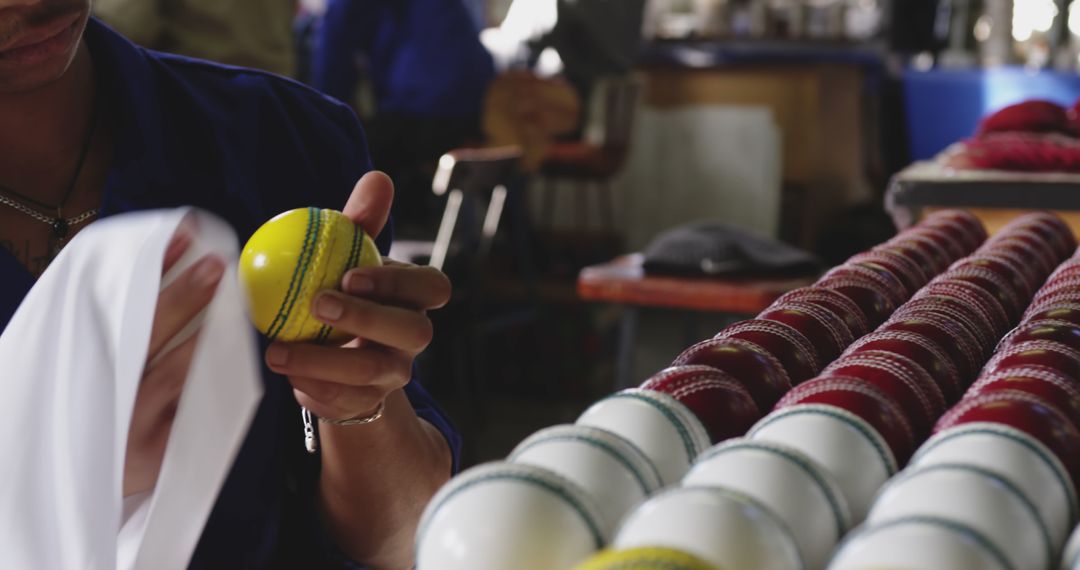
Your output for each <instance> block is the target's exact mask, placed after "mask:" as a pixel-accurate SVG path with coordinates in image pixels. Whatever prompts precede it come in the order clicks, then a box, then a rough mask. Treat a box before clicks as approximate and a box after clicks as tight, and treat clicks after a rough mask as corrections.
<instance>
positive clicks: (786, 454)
mask: <svg viewBox="0 0 1080 570" xmlns="http://www.w3.org/2000/svg"><path fill="white" fill-rule="evenodd" d="M742 449H749V450H754V451H764V452H766V453H772V454H774V455H777V456H779V457H781V458H783V459H785V460H787V461H788V462H789V463H791V464H793V465H795V466H796V467H798V468H799V470H801V471H802V472H803V473H805V474H807V475H809V476H810V478H811V479H813V480H814V483H815V484H816V485H817V487H818V489H819V490H820V491H821V494H822V495H823V496H824V497H825V502H827V503H829V508H830V509H831V510H832V514H833V522H835V523H836V536H838V537H840V536H844V533H845V532H847V526H848V521H847V520H846V517H844V512H843V511H844V509H842V508H841V506H840V504H841V499H838V496H839V495H840V493H839V492H838V490H837V489H836V488H834V487H833V486H832V485H830V484H829V481H828V480H827V479H825V478H824V477H822V476H821V473H820V471H819V470H818V469H817V468H816V467H815V466H814V465H813V463H810V461H813V460H809V461H808V460H807V459H806V458H803V457H800V456H798V455H796V454H795V453H792V452H791V451H789V450H787V449H784V448H783V447H781V446H778V445H770V444H768V443H767V442H764V441H741V442H738V443H732V444H727V445H721V446H719V447H714V448H713V449H712V451H710V452H709V453H705V454H703V455H702V456H701V458H700V459H699V460H698V461H697V463H701V462H705V461H708V460H709V459H712V458H714V457H718V456H720V455H723V454H724V453H727V452H729V451H739V450H742Z"/></svg>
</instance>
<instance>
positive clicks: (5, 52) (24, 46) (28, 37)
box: [0, 13, 81, 59]
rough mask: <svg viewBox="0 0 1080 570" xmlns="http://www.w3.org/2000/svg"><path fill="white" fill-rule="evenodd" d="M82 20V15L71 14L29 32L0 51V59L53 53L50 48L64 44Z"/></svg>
mask: <svg viewBox="0 0 1080 570" xmlns="http://www.w3.org/2000/svg"><path fill="white" fill-rule="evenodd" d="M80 18H81V14H77V13H76V14H69V15H67V16H63V17H60V18H56V19H54V20H52V21H51V22H48V23H46V24H44V25H41V26H37V27H35V28H32V29H30V30H28V31H26V32H25V33H23V34H22V35H21V36H20V37H18V38H17V39H16V40H15V41H14V42H12V43H10V44H9V45H7V46H4V47H3V48H2V49H0V58H3V59H20V58H21V56H24V55H30V54H32V53H34V52H38V51H51V50H49V49H48V48H50V47H55V46H52V44H54V43H62V42H60V40H61V39H63V38H64V36H66V35H67V34H69V33H70V32H71V31H72V30H73V29H74V27H75V26H76V25H77V24H78V22H79V19H80Z"/></svg>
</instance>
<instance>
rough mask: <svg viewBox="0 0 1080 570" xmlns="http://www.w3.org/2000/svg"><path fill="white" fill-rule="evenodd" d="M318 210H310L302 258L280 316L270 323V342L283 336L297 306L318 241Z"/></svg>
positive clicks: (279, 313) (294, 270)
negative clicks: (301, 287)
mask: <svg viewBox="0 0 1080 570" xmlns="http://www.w3.org/2000/svg"><path fill="white" fill-rule="evenodd" d="M316 210H317V208H308V222H307V233H306V234H305V235H304V244H303V247H302V249H301V250H300V258H299V259H298V260H297V261H296V266H295V267H293V274H292V279H291V280H290V281H289V289H288V291H287V292H286V293H285V299H283V300H282V302H281V305H280V306H279V307H278V314H277V316H275V317H274V320H273V322H271V323H270V329H269V330H268V331H267V333H266V336H268V337H270V340H275V339H276V338H277V337H278V335H279V334H281V330H282V329H283V328H285V324H286V323H287V322H288V321H289V315H290V314H292V310H293V307H294V306H295V305H296V297H297V295H299V293H300V286H301V284H302V283H303V281H304V276H305V274H306V273H307V263H308V257H309V256H310V251H311V250H312V249H313V241H314V240H317V239H318V236H319V216H318V215H317V214H316V213H315V212H316Z"/></svg>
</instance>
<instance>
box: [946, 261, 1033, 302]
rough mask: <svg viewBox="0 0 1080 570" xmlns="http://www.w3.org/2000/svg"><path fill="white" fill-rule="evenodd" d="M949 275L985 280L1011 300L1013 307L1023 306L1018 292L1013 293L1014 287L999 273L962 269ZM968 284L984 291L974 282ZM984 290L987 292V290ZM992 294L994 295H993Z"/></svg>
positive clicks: (970, 268) (950, 272)
mask: <svg viewBox="0 0 1080 570" xmlns="http://www.w3.org/2000/svg"><path fill="white" fill-rule="evenodd" d="M948 275H949V277H975V278H978V279H985V280H987V281H989V282H991V283H993V284H994V285H995V286H997V287H998V288H999V290H1000V291H1001V292H1002V293H1003V294H1004V295H1005V296H1006V297H1008V298H1009V303H1010V304H1011V305H1013V306H1020V305H1022V304H1023V301H1022V300H1021V299H1020V295H1018V294H1017V293H1016V291H1013V289H1012V285H1010V284H1009V283H1006V282H1005V280H1004V279H1002V278H1001V277H1000V276H998V274H997V273H994V272H993V271H990V270H987V269H980V268H976V267H962V268H960V269H954V270H950V271H949V273H948ZM968 283H972V284H974V285H976V286H977V287H979V288H980V289H982V287H981V286H979V285H978V284H977V283H974V282H972V281H968ZM983 290H984V291H986V289H983ZM987 293H990V291H987ZM990 294H991V295H993V293H990Z"/></svg>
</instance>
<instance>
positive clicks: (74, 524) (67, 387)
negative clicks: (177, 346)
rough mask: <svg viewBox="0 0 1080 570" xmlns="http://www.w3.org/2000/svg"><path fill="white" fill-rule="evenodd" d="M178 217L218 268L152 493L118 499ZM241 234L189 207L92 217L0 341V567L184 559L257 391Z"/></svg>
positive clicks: (197, 250)
mask: <svg viewBox="0 0 1080 570" xmlns="http://www.w3.org/2000/svg"><path fill="white" fill-rule="evenodd" d="M186 216H195V217H196V222H197V231H196V236H195V240H194V243H193V246H192V247H191V248H190V250H189V252H188V254H187V255H185V256H184V258H183V259H181V260H180V262H178V264H177V267H176V269H174V271H173V272H171V273H170V276H172V275H175V274H178V273H179V272H180V271H182V270H183V269H184V268H185V267H188V266H190V265H191V263H192V262H194V261H196V260H197V259H198V258H199V257H201V256H202V255H204V254H205V253H206V252H215V253H217V254H218V255H220V256H221V257H222V258H223V259H224V260H225V261H226V264H227V267H228V268H229V269H228V270H227V272H226V274H225V277H224V278H223V279H222V281H221V284H220V286H219V288H218V293H217V295H216V297H215V299H214V301H213V302H212V303H211V304H210V306H209V307H208V308H207V310H206V311H205V312H204V314H203V318H204V321H203V324H202V329H201V333H200V337H199V341H198V347H197V349H196V352H195V356H194V359H193V361H192V365H191V369H190V373H189V376H188V379H187V383H186V385H185V387H184V391H183V394H182V396H181V398H180V403H179V408H178V410H177V413H176V418H175V421H174V424H173V428H172V433H171V434H170V438H169V442H168V446H167V449H166V452H165V458H164V462H163V464H162V469H161V473H160V476H159V478H158V482H157V485H156V487H155V488H154V490H153V491H152V492H151V493H147V494H146V495H145V496H142V497H139V496H136V497H130V498H128V500H127V501H125V500H124V498H123V497H122V482H123V481H122V480H123V466H124V452H125V447H126V441H127V434H128V425H129V423H130V420H131V413H132V407H133V404H134V400H135V392H136V389H137V387H138V385H139V381H140V378H141V376H142V373H143V367H144V363H145V362H146V357H147V350H148V345H149V338H150V330H151V325H152V321H153V316H154V309H155V306H156V303H157V297H158V292H159V290H160V288H161V286H162V282H163V280H162V278H161V271H160V268H161V266H162V261H163V256H164V252H165V248H166V246H167V244H168V243H169V241H170V239H171V237H172V235H173V234H174V233H175V231H176V229H177V227H178V226H179V224H180V223H181V221H182V220H183V219H184V218H185V217H186ZM236 258H237V247H236V237H235V235H234V234H233V232H232V230H231V229H230V228H229V227H228V226H227V225H226V224H225V223H223V222H222V221H220V220H218V219H217V218H214V217H213V216H211V215H209V214H205V213H202V212H197V211H194V210H190V209H181V210H171V211H155V212H142V213H135V214H126V215H121V216H115V217H112V218H108V219H105V220H102V221H99V222H97V223H94V224H92V225H91V226H89V227H87V228H86V229H85V230H83V231H82V232H81V233H80V234H79V235H77V236H76V237H75V239H73V240H72V242H71V243H70V244H69V245H68V246H67V248H66V249H65V250H64V251H63V252H62V253H61V254H60V256H59V257H57V259H56V260H55V261H54V262H53V264H52V265H51V266H50V267H49V269H48V270H47V271H46V272H45V274H44V275H42V276H41V278H40V279H39V280H38V282H37V284H36V285H35V286H34V288H33V289H32V290H31V291H30V293H29V294H28V295H27V297H26V298H25V299H24V301H23V303H22V305H21V306H20V307H19V309H18V311H16V313H15V316H14V317H13V318H12V320H11V322H10V323H9V325H8V327H7V329H6V330H5V331H4V334H3V335H2V336H0V387H2V391H0V462H2V467H0V568H11V569H14V570H23V569H49V570H54V569H57V570H64V569H68V568H73V569H74V568H77V569H102V570H106V569H107V570H111V569H114V568H125V569H126V568H154V569H169V568H183V567H186V566H187V563H188V561H189V560H190V557H191V554H192V552H193V551H194V548H195V545H196V543H197V541H198V538H199V536H200V534H201V532H202V529H203V526H204V525H205V522H206V519H207V518H208V516H209V514H210V510H211V507H212V506H213V504H214V501H215V499H216V497H217V494H218V491H219V490H220V488H221V485H222V483H223V482H224V478H225V476H226V474H227V472H228V470H229V468H230V467H231V465H232V462H233V459H234V458H235V455H236V453H237V451H238V449H239V446H240V443H241V441H242V440H243V437H244V435H245V434H246V432H247V430H248V428H249V426H250V423H251V420H252V418H253V416H254V412H255V408H256V406H257V403H258V401H259V399H260V397H261V391H262V384H261V381H260V379H259V366H258V354H257V346H256V343H255V339H254V338H253V335H252V333H251V327H250V325H249V324H248V321H247V319H246V317H245V315H244V302H243V300H242V296H241V292H240V288H239V285H238V283H237V282H236V273H235V269H234V268H235V261H236Z"/></svg>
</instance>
